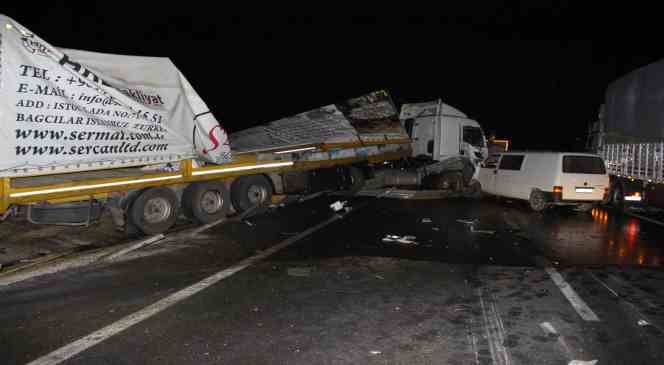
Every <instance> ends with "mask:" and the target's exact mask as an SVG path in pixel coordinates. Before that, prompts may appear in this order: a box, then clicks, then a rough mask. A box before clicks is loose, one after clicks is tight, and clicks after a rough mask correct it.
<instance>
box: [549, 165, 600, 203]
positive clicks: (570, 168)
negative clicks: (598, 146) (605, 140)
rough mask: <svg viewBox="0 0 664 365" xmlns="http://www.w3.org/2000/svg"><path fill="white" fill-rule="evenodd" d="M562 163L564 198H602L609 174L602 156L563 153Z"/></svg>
mask: <svg viewBox="0 0 664 365" xmlns="http://www.w3.org/2000/svg"><path fill="white" fill-rule="evenodd" d="M561 165H562V166H561V174H560V183H561V185H562V187H563V200H602V198H603V197H604V189H605V188H606V187H608V186H609V176H608V175H607V174H606V167H605V165H604V160H602V158H601V157H599V156H591V155H563V156H562V164H561Z"/></svg>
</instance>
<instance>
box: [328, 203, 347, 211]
mask: <svg viewBox="0 0 664 365" xmlns="http://www.w3.org/2000/svg"><path fill="white" fill-rule="evenodd" d="M346 204H348V201H346V200H344V201H340V200H337V201H336V202H334V203H332V204H330V208H332V210H333V211H335V212H338V211H340V210H342V209H343V208H344V207H345V206H346Z"/></svg>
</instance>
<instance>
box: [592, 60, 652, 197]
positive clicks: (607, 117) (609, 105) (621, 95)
mask: <svg viewBox="0 0 664 365" xmlns="http://www.w3.org/2000/svg"><path fill="white" fill-rule="evenodd" d="M662 93H664V60H660V61H658V62H655V63H652V64H649V65H647V66H644V67H642V68H639V69H637V70H635V71H632V72H630V73H628V74H627V75H624V76H622V77H621V78H619V79H617V80H615V81H613V82H612V83H611V84H609V85H608V87H607V89H606V93H605V100H604V104H602V105H601V107H600V108H599V113H598V120H597V121H595V122H593V123H591V124H590V127H589V133H588V143H587V147H588V149H589V150H590V151H592V152H593V153H597V154H599V155H601V156H602V157H603V158H604V160H605V161H606V167H607V170H608V173H609V174H610V182H611V184H610V190H609V194H607V198H606V199H605V203H607V204H611V205H613V206H615V207H617V208H619V209H622V208H624V207H625V206H640V207H650V208H656V209H662V208H664V104H663V103H662V99H661V95H662Z"/></svg>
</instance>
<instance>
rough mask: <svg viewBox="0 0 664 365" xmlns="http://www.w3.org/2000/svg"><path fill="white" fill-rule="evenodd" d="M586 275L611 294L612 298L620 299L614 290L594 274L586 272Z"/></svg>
mask: <svg viewBox="0 0 664 365" xmlns="http://www.w3.org/2000/svg"><path fill="white" fill-rule="evenodd" d="M588 275H590V277H591V278H593V279H595V281H597V282H598V283H599V284H600V285H601V286H603V287H604V288H605V289H606V290H608V291H609V293H611V294H613V296H614V297H616V298H618V297H620V295H618V293H616V291H615V290H613V289H611V288H610V287H609V286H608V285H606V283H605V282H603V281H602V280H600V279H599V278H598V277H597V276H595V274H593V273H591V272H589V271H588Z"/></svg>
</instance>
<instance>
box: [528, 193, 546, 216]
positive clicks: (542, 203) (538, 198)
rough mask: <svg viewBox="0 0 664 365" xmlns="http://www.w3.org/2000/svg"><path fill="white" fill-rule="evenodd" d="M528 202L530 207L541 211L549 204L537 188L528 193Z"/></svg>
mask: <svg viewBox="0 0 664 365" xmlns="http://www.w3.org/2000/svg"><path fill="white" fill-rule="evenodd" d="M528 202H529V203H530V208H531V209H532V210H534V211H536V212H541V211H543V210H544V209H546V208H547V207H548V206H549V205H548V204H547V202H546V197H545V196H544V193H543V192H542V191H541V190H537V189H534V190H533V191H532V192H531V193H530V199H529V200H528Z"/></svg>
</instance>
